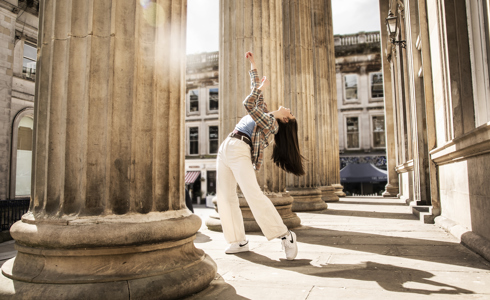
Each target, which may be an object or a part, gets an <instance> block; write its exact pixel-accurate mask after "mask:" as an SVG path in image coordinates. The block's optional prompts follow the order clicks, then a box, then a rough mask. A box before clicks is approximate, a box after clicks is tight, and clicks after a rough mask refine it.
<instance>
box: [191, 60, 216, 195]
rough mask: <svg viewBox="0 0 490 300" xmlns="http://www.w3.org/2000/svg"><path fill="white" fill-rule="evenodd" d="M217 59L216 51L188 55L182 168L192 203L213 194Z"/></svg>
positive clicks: (214, 181)
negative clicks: (184, 146) (183, 166)
mask: <svg viewBox="0 0 490 300" xmlns="http://www.w3.org/2000/svg"><path fill="white" fill-rule="evenodd" d="M218 62H219V52H218V51H216V52H210V53H202V54H193V55H188V56H187V72H186V73H187V75H186V109H185V111H186V116H185V131H186V133H185V134H186V135H185V136H186V153H185V170H186V185H187V187H188V188H189V191H190V193H191V197H192V200H193V202H195V203H204V201H205V197H206V196H208V195H210V196H213V195H215V194H216V155H217V153H218V147H219V141H218V133H219V101H218V99H219V97H218V96H219V89H218V74H219V70H218ZM210 198H211V197H210Z"/></svg>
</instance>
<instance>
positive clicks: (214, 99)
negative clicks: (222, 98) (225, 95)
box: [209, 88, 219, 111]
mask: <svg viewBox="0 0 490 300" xmlns="http://www.w3.org/2000/svg"><path fill="white" fill-rule="evenodd" d="M218 105H219V103H218V88H212V89H209V111H218V108H219V107H218Z"/></svg>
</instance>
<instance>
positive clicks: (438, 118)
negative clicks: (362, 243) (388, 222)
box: [379, 0, 490, 259]
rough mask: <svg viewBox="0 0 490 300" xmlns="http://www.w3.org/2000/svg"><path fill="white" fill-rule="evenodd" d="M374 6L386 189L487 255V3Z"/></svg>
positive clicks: (387, 2)
mask: <svg viewBox="0 0 490 300" xmlns="http://www.w3.org/2000/svg"><path fill="white" fill-rule="evenodd" d="M379 4H380V23H381V25H382V26H381V32H382V33H381V41H382V46H381V53H382V59H383V61H382V62H383V75H384V79H385V109H386V138H387V140H388V141H390V142H389V143H388V144H387V152H388V180H389V182H388V185H387V192H388V193H389V194H390V195H392V196H396V195H398V196H400V197H401V198H403V199H405V200H406V201H407V202H410V203H411V205H412V206H413V207H414V212H415V213H416V214H418V215H420V216H421V219H422V220H424V221H426V222H432V221H434V219H435V222H436V223H438V224H439V225H440V226H442V227H444V228H446V229H447V230H448V231H450V232H451V233H453V234H455V235H456V236H457V237H458V238H460V239H461V241H462V242H463V243H464V244H466V245H467V246H468V247H470V248H471V249H473V250H475V251H476V252H477V253H479V254H481V255H482V256H484V257H486V258H487V259H490V252H489V250H488V249H490V222H488V216H489V215H490V189H489V188H488V184H487V183H486V179H487V178H488V177H489V176H490V173H489V172H490V171H489V170H490V168H489V166H490V150H489V149H490V122H489V121H490V84H489V82H490V81H489V78H490V67H489V66H490V64H489V56H488V55H489V53H490V46H489V45H490V44H489V43H490V36H489V31H488V24H489V21H490V20H489V18H490V15H489V10H488V1H482V0H474V1H473V0H467V1H454V0H434V1H432V0H430V1H428V0H403V1H400V0H398V1H395V0H380V1H379ZM387 25H391V26H387Z"/></svg>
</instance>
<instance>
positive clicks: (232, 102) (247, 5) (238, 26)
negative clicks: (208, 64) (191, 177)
mask: <svg viewBox="0 0 490 300" xmlns="http://www.w3.org/2000/svg"><path fill="white" fill-rule="evenodd" d="M282 30H283V29H282V3H281V0H273V1H268V0H253V1H252V0H237V1H221V2H220V33H221V40H220V76H219V77H220V142H222V141H223V140H224V139H225V138H226V137H227V136H228V134H229V133H230V132H231V131H233V129H234V128H235V125H236V124H237V123H238V121H240V119H241V118H242V117H244V116H245V115H246V114H247V111H246V110H245V108H244V106H243V104H242V102H243V100H244V99H245V97H246V96H247V95H248V94H249V93H250V76H249V75H248V72H249V70H250V63H249V62H248V60H247V59H246V58H245V53H246V52H247V51H251V52H253V54H254V56H255V62H256V66H257V69H258V73H259V76H260V77H262V76H267V78H268V79H269V80H270V82H271V85H270V87H269V88H267V90H266V91H265V92H264V101H265V102H266V103H267V106H268V108H269V110H270V111H272V110H275V109H277V108H279V106H280V105H284V102H283V100H284V99H283V98H282V95H283V94H282V93H283V89H284V87H283V82H284V81H283V80H284V79H283V78H284V75H283V74H284V59H283V56H282V55H283V51H282V48H283V43H282ZM269 142H270V146H269V147H267V148H266V149H265V153H264V163H263V165H262V167H261V169H260V171H259V172H256V175H257V181H258V183H259V185H260V187H261V188H262V190H263V192H264V193H265V195H266V196H268V197H269V199H270V200H271V201H272V203H273V204H274V206H275V207H276V208H277V210H278V212H279V214H280V215H281V217H282V219H283V221H284V223H285V224H286V226H288V227H289V228H293V227H296V226H298V225H300V223H301V220H300V219H299V217H298V216H297V215H296V214H295V213H293V212H292V211H291V205H292V202H293V198H291V196H290V195H289V193H287V192H286V179H285V178H286V177H285V172H284V171H282V170H281V169H280V168H278V167H276V166H275V165H274V163H273V162H272V160H271V159H270V157H271V156H272V144H273V141H272V140H271V141H269ZM239 200H240V208H241V210H242V214H243V219H244V223H245V230H246V231H259V230H260V228H259V226H258V224H257V223H256V221H255V219H254V218H253V215H252V213H251V211H250V208H249V206H248V204H247V202H246V199H245V198H244V197H243V195H241V193H240V192H239ZM217 209H218V211H219V207H218V208H217ZM206 225H207V226H208V227H209V228H210V229H213V230H221V222H220V221H219V215H218V214H216V215H214V216H212V217H211V218H210V219H208V220H207V221H206Z"/></svg>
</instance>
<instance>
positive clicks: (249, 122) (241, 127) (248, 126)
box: [235, 115, 255, 137]
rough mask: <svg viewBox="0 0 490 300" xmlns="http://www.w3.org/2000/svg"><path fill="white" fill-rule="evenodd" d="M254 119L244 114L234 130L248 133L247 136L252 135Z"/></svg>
mask: <svg viewBox="0 0 490 300" xmlns="http://www.w3.org/2000/svg"><path fill="white" fill-rule="evenodd" d="M254 128H255V121H254V120H253V119H252V117H251V116H250V115H246V116H245V117H243V118H242V119H241V120H240V122H238V124H236V126H235V130H238V131H240V132H242V133H245V134H246V135H248V137H252V133H253V132H254Z"/></svg>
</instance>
